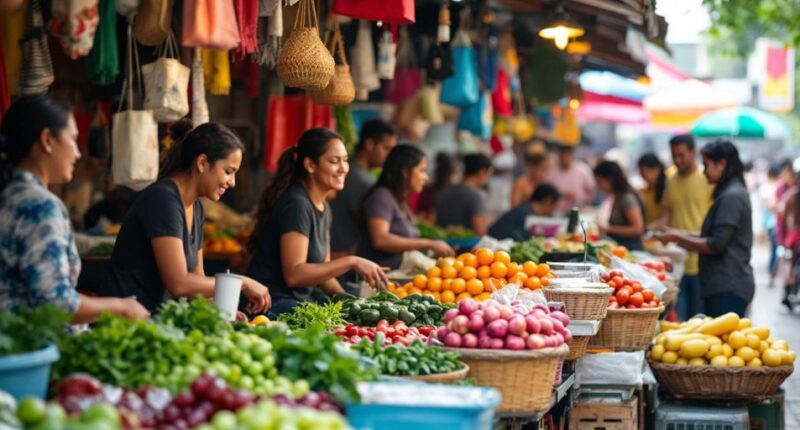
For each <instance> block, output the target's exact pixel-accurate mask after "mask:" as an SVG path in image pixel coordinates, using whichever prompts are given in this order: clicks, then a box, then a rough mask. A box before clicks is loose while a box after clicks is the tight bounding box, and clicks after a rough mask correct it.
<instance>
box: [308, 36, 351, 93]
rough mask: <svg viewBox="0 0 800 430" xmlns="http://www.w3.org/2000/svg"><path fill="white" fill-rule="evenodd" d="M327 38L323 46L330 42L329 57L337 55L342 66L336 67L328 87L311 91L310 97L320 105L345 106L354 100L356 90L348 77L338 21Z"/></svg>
mask: <svg viewBox="0 0 800 430" xmlns="http://www.w3.org/2000/svg"><path fill="white" fill-rule="evenodd" d="M328 36H330V40H328V38H329V37H328ZM328 36H326V37H325V39H326V41H325V44H326V45H328V43H329V42H330V45H329V49H330V53H331V55H332V56H336V55H337V53H338V56H339V61H341V62H342V64H337V65H336V67H335V71H334V73H333V77H332V78H331V81H330V82H329V83H328V86H327V87H325V88H324V89H322V90H319V91H311V93H310V96H311V99H312V100H314V102H315V103H318V104H321V105H328V106H341V105H347V104H350V103H352V102H353V99H355V98H356V89H355V87H354V86H353V77H352V76H350V66H349V65H348V64H347V57H346V56H345V53H344V41H343V40H342V33H341V30H340V29H339V23H338V21H334V24H333V30H332V31H329V32H328Z"/></svg>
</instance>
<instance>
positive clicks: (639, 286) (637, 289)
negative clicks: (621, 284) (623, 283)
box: [631, 281, 642, 293]
mask: <svg viewBox="0 0 800 430" xmlns="http://www.w3.org/2000/svg"><path fill="white" fill-rule="evenodd" d="M631 289H632V290H633V292H634V293H638V292H640V291H642V283H641V282H639V281H633V282H631Z"/></svg>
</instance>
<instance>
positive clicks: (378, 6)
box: [333, 0, 416, 24]
mask: <svg viewBox="0 0 800 430" xmlns="http://www.w3.org/2000/svg"><path fill="white" fill-rule="evenodd" d="M333 13H335V14H337V15H343V16H349V17H350V18H358V19H366V20H369V21H383V22H388V23H394V24H413V23H414V21H415V20H416V17H415V12H414V0H382V1H376V0H334V2H333Z"/></svg>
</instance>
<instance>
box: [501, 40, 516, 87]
mask: <svg viewBox="0 0 800 430" xmlns="http://www.w3.org/2000/svg"><path fill="white" fill-rule="evenodd" d="M499 49H500V58H499V61H498V62H499V67H501V68H503V69H504V70H505V71H506V72H507V73H508V76H509V78H512V80H513V78H515V77H517V76H518V75H519V54H517V46H516V43H515V42H514V34H513V33H512V32H511V31H506V32H504V33H503V34H502V35H501V36H500V47H499Z"/></svg>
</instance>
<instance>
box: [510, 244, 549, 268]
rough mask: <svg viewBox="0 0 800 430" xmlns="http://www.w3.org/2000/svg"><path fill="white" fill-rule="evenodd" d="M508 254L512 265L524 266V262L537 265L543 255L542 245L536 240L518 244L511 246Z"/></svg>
mask: <svg viewBox="0 0 800 430" xmlns="http://www.w3.org/2000/svg"><path fill="white" fill-rule="evenodd" d="M508 253H509V255H511V261H513V262H514V263H517V264H524V263H525V262H526V261H532V262H534V263H538V262H539V259H540V258H541V257H542V255H544V254H545V250H544V243H543V242H542V241H541V240H536V239H534V240H528V241H525V242H520V243H517V244H515V245H514V246H512V247H511V249H510V250H509V251H508Z"/></svg>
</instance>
